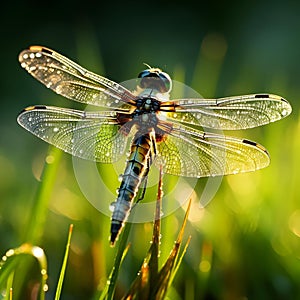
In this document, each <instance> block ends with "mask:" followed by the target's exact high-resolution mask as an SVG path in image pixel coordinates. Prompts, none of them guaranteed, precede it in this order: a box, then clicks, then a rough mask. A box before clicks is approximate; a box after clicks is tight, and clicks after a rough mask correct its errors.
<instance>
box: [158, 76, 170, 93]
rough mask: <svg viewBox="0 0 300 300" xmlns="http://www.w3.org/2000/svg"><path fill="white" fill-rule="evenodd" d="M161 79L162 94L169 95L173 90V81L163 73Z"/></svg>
mask: <svg viewBox="0 0 300 300" xmlns="http://www.w3.org/2000/svg"><path fill="white" fill-rule="evenodd" d="M159 78H160V80H161V81H162V83H163V84H162V92H163V93H169V92H170V91H171V89H172V80H171V78H170V76H169V75H168V74H167V73H165V72H161V73H159Z"/></svg>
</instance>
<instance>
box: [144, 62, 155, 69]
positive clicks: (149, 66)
mask: <svg viewBox="0 0 300 300" xmlns="http://www.w3.org/2000/svg"><path fill="white" fill-rule="evenodd" d="M143 65H145V66H146V67H148V68H149V69H153V68H152V67H150V66H149V65H148V64H147V63H143Z"/></svg>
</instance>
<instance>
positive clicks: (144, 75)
mask: <svg viewBox="0 0 300 300" xmlns="http://www.w3.org/2000/svg"><path fill="white" fill-rule="evenodd" d="M138 78H141V82H140V84H139V86H140V87H141V88H143V89H146V88H153V89H156V90H158V91H159V92H160V93H169V92H170V91H171V89H172V80H171V78H170V76H169V75H168V74H167V73H165V72H163V71H162V70H160V69H158V68H149V69H147V70H144V71H142V72H141V73H140V74H139V76H138Z"/></svg>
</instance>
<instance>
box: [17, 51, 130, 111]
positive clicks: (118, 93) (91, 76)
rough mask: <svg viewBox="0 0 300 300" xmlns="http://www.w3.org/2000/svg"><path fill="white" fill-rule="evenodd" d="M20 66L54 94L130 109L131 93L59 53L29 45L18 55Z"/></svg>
mask: <svg viewBox="0 0 300 300" xmlns="http://www.w3.org/2000/svg"><path fill="white" fill-rule="evenodd" d="M19 61H20V63H21V66H22V67H23V68H25V69H26V70H27V71H28V73H29V74H31V75H32V76H33V77H35V78H36V79H37V80H39V81H40V82H41V83H43V84H44V85H45V86H47V87H48V88H50V89H52V90H53V91H54V92H56V93H57V94H60V95H62V96H64V97H67V98H69V99H72V100H75V101H78V102H81V103H86V104H92V105H96V106H101V107H111V108H120V107H122V108H123V109H130V108H131V105H130V104H134V102H133V100H134V99H135V96H133V95H132V93H131V92H130V91H128V90H127V89H126V88H124V87H123V86H121V85H120V84H118V83H116V82H113V81H111V80H109V79H107V78H105V77H102V76H99V75H97V74H95V73H92V72H89V71H87V70H85V69H84V68H82V67H81V66H79V65H78V64H76V63H75V62H73V61H71V60H70V59H68V58H66V57H64V56H63V55H61V54H59V53H57V52H55V51H53V50H50V49H47V48H45V47H41V46H32V47H30V48H29V49H27V50H24V51H22V52H21V53H20V55H19Z"/></svg>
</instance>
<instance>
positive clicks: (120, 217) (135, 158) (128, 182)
mask: <svg viewBox="0 0 300 300" xmlns="http://www.w3.org/2000/svg"><path fill="white" fill-rule="evenodd" d="M151 152H152V139H151V136H150V133H146V134H143V135H141V134H139V133H137V134H136V136H135V139H134V142H133V143H132V144H131V148H130V154H129V157H128V159H127V163H126V168H125V172H124V174H123V175H122V182H121V185H120V188H119V190H118V197H117V200H116V201H115V202H114V211H113V214H112V221H111V236H110V242H111V244H112V245H113V244H114V243H115V240H116V238H117V237H118V235H119V233H120V231H121V228H122V227H123V225H124V223H125V221H126V219H127V217H128V215H129V211H130V209H131V205H132V202H133V200H134V198H135V196H136V194H137V192H138V189H139V187H140V185H141V182H142V180H143V179H144V178H145V177H146V176H147V173H148V169H149V166H150V163H151V155H152V153H151Z"/></svg>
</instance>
